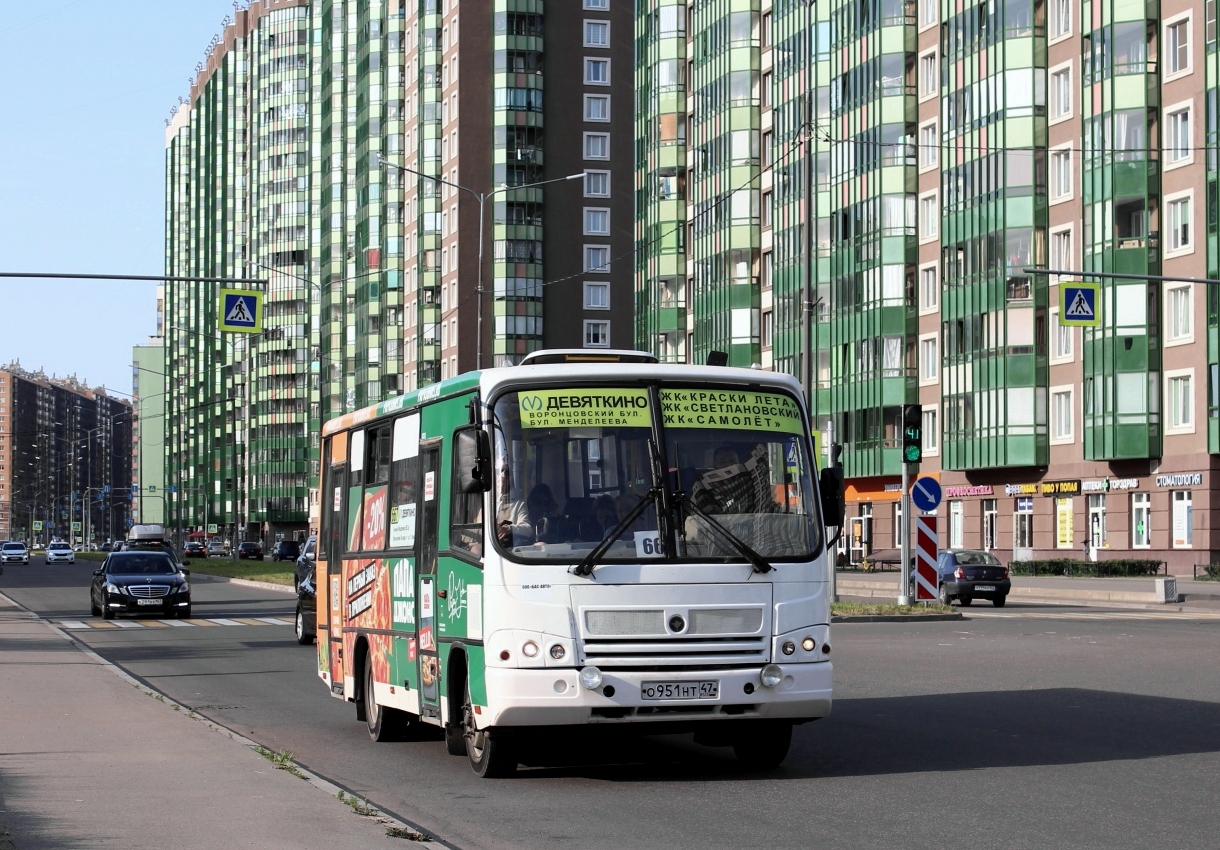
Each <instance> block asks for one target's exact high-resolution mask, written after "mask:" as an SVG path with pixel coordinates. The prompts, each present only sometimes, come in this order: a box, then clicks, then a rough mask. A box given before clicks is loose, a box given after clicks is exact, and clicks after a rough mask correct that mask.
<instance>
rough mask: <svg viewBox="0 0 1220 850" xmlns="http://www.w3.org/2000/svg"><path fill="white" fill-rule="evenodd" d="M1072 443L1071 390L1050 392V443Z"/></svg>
mask: <svg viewBox="0 0 1220 850" xmlns="http://www.w3.org/2000/svg"><path fill="white" fill-rule="evenodd" d="M1071 441H1072V390H1071V388H1070V387H1068V388H1064V389H1058V388H1056V389H1054V390H1052V391H1051V442H1054V443H1070V442H1071Z"/></svg>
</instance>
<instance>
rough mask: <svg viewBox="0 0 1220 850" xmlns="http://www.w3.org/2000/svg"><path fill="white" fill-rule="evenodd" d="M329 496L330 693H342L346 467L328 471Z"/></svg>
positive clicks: (327, 571) (327, 549) (327, 576)
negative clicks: (330, 512)
mask: <svg viewBox="0 0 1220 850" xmlns="http://www.w3.org/2000/svg"><path fill="white" fill-rule="evenodd" d="M329 480H330V485H331V492H329V493H327V494H326V495H325V496H324V497H323V498H324V499H326V501H327V503H328V504H326V505H324V509H328V510H330V511H332V512H333V513H332V514H331V518H330V539H329V540H327V541H326V580H327V581H328V585H327V594H326V595H327V599H328V600H329V602H330V613H329V615H328V616H327V620H328V622H329V624H330V628H329V632H328V639H329V641H330V689H331V691H332V692H335V693H342V692H343V661H344V659H343V621H344V613H343V600H344V598H345V596H344V593H343V553H344V552H345V551H347V464H346V463H337V464H335V465H334V466H332V467H331V468H330V479H329Z"/></svg>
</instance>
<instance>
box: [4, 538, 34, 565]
mask: <svg viewBox="0 0 1220 850" xmlns="http://www.w3.org/2000/svg"><path fill="white" fill-rule="evenodd" d="M29 562H30V550H29V549H27V548H25V544H24V543H22V542H20V541H13V540H10V541H9V542H7V543H5V544H3V545H0V564H28V563H29Z"/></svg>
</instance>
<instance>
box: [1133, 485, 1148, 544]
mask: <svg viewBox="0 0 1220 850" xmlns="http://www.w3.org/2000/svg"><path fill="white" fill-rule="evenodd" d="M1151 546H1152V496H1151V494H1149V493H1132V494H1131V548H1132V549H1147V548H1149V547H1151Z"/></svg>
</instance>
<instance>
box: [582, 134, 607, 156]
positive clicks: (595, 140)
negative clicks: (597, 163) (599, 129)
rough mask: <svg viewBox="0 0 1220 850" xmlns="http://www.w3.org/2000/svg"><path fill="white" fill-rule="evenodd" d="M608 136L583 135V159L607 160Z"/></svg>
mask: <svg viewBox="0 0 1220 850" xmlns="http://www.w3.org/2000/svg"><path fill="white" fill-rule="evenodd" d="M609 158H610V134H609V133H585V159H609Z"/></svg>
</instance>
